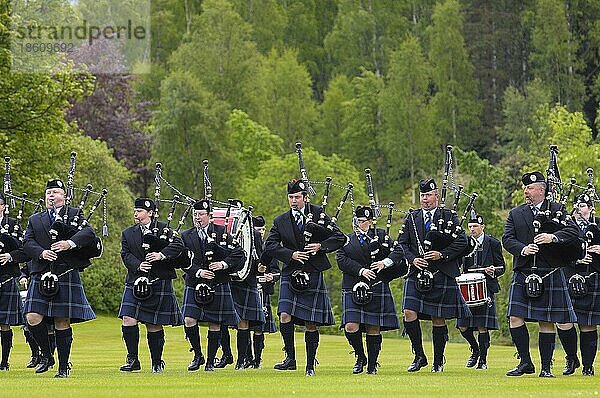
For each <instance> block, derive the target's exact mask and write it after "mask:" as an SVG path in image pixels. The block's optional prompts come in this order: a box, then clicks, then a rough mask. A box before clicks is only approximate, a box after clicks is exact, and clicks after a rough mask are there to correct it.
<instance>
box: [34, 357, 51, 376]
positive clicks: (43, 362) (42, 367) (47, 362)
mask: <svg viewBox="0 0 600 398" xmlns="http://www.w3.org/2000/svg"><path fill="white" fill-rule="evenodd" d="M53 366H54V357H50V358H46V357H42V358H41V359H40V363H38V365H37V368H35V373H44V372H47V371H48V369H50V368H51V367H53Z"/></svg>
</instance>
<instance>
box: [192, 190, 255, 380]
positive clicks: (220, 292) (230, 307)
mask: <svg viewBox="0 0 600 398" xmlns="http://www.w3.org/2000/svg"><path fill="white" fill-rule="evenodd" d="M211 214H212V206H211V204H210V202H209V201H208V200H206V199H202V200H199V201H197V202H196V203H194V213H193V218H194V227H193V228H190V229H188V230H186V231H184V232H183V233H182V236H181V237H182V239H183V242H184V244H185V247H186V248H187V249H188V250H190V251H191V252H192V253H193V261H192V265H191V267H190V268H188V269H185V272H186V276H185V291H184V297H183V304H182V312H183V316H184V322H185V333H186V337H187V339H188V340H189V342H190V345H191V346H192V351H194V358H193V359H192V361H191V362H190V365H189V367H188V370H190V371H195V370H198V369H199V368H200V366H201V365H202V364H203V363H204V362H205V359H204V357H203V356H202V350H201V346H200V332H199V328H198V322H208V336H207V339H208V347H207V358H206V365H205V367H204V370H205V371H207V372H212V371H214V367H215V356H216V354H217V350H218V348H219V340H220V336H221V325H226V326H236V325H238V324H239V323H240V317H239V316H238V314H237V312H236V311H235V306H234V303H233V297H232V295H231V288H230V285H229V282H230V281H231V276H230V273H232V272H236V271H238V270H240V269H241V268H242V267H243V265H244V261H245V253H244V250H243V249H242V247H241V246H240V245H239V244H237V243H235V244H234V242H233V237H232V236H231V235H229V234H228V233H227V229H226V227H225V226H220V225H216V224H214V223H212V222H211ZM224 234H225V235H227V236H226V241H227V253H226V257H225V258H224V259H223V260H220V261H215V260H216V259H209V258H208V257H207V255H208V253H207V251H208V250H207V249H208V248H209V247H211V246H210V245H211V244H212V243H211V242H209V240H210V241H213V243H214V240H215V239H216V240H219V241H220V240H221V238H222V236H223V235H224ZM210 250H212V249H210ZM200 285H202V286H203V287H206V288H207V289H210V290H211V292H210V299H207V300H205V301H200V302H198V300H197V299H196V291H195V290H196V288H197V287H198V286H200ZM207 292H208V291H207ZM207 292H205V293H207Z"/></svg>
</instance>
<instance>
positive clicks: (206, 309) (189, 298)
mask: <svg viewBox="0 0 600 398" xmlns="http://www.w3.org/2000/svg"><path fill="white" fill-rule="evenodd" d="M214 289H215V298H214V300H213V302H212V303H210V304H208V305H203V306H200V305H198V303H196V300H194V288H193V287H190V286H186V287H185V290H184V292H183V304H182V305H181V312H182V313H183V316H184V317H186V318H194V319H197V320H198V321H200V322H209V323H217V324H219V325H226V326H237V324H238V323H240V317H239V316H238V314H237V312H236V311H235V304H234V303H233V297H232V296H231V289H230V286H229V283H222V284H220V285H217V286H215V287H214Z"/></svg>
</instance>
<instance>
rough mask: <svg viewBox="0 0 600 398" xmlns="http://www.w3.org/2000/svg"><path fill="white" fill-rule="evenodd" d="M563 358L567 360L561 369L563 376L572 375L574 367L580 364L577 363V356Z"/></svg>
mask: <svg viewBox="0 0 600 398" xmlns="http://www.w3.org/2000/svg"><path fill="white" fill-rule="evenodd" d="M565 359H566V360H567V362H566V364H565V368H564V369H563V376H568V375H572V374H573V373H575V369H577V368H578V367H580V366H581V364H580V363H579V358H577V357H575V358H572V359H571V358H569V357H565Z"/></svg>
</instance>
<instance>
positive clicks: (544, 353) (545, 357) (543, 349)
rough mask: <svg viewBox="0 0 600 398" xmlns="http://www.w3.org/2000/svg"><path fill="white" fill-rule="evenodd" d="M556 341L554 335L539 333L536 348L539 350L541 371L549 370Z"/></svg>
mask: <svg viewBox="0 0 600 398" xmlns="http://www.w3.org/2000/svg"><path fill="white" fill-rule="evenodd" d="M555 340H556V333H540V334H539V340H538V347H539V349H540V360H541V362H542V369H545V370H548V371H549V370H550V364H551V363H552V354H554V345H555Z"/></svg>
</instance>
